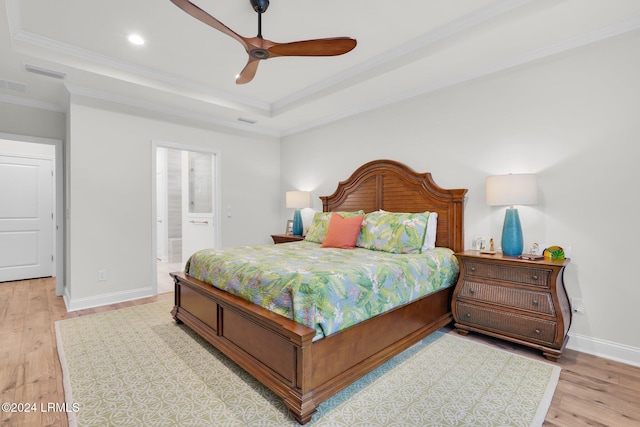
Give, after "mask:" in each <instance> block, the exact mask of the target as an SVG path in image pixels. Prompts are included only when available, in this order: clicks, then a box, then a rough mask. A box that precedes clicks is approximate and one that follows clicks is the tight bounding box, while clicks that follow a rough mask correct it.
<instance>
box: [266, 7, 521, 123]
mask: <svg viewBox="0 0 640 427" xmlns="http://www.w3.org/2000/svg"><path fill="white" fill-rule="evenodd" d="M531 1H532V0H505V1H502V2H498V3H495V4H493V5H491V6H489V7H485V8H483V9H480V10H477V11H475V12H473V13H469V14H467V15H465V16H463V17H460V18H458V19H456V20H454V21H452V22H450V23H448V24H446V25H443V26H442V27H439V28H436V29H435V30H433V31H429V32H427V33H425V34H423V35H421V36H420V37H416V38H415V39H413V40H410V41H408V42H406V43H404V44H402V45H400V46H398V47H397V48H394V49H391V50H388V51H386V52H384V53H382V54H380V55H377V56H375V57H373V58H371V59H369V60H366V61H364V62H362V63H360V64H358V65H356V66H354V67H351V68H349V69H347V70H345V71H343V72H341V73H339V74H336V75H334V76H332V77H330V78H328V79H325V80H323V81H321V82H319V83H316V84H314V85H311V86H309V87H307V88H305V89H303V90H300V91H298V92H296V93H294V94H291V95H289V96H287V97H284V98H282V99H280V100H278V101H276V102H274V103H273V104H271V109H272V113H273V116H274V117H275V116H277V115H279V114H282V113H284V112H286V111H288V110H290V109H292V108H294V107H296V106H298V105H301V104H306V103H308V102H311V101H314V100H316V99H319V98H322V97H324V96H326V95H328V94H330V93H334V92H337V91H339V90H340V89H342V88H344V87H347V86H349V85H351V84H356V83H361V82H363V81H365V80H370V79H372V78H374V77H377V76H379V75H381V74H384V73H386V72H389V71H390V70H393V69H396V68H400V67H402V66H404V65H406V64H408V63H410V62H412V61H413V60H414V59H415V57H416V55H419V53H420V52H421V51H423V50H425V49H427V48H428V47H430V46H432V45H433V44H435V43H437V42H440V41H442V40H445V39H447V38H449V37H451V36H454V35H456V34H458V33H461V32H464V31H467V30H469V29H471V28H474V27H476V26H478V25H481V24H484V23H486V22H487V21H489V20H491V19H494V18H496V17H498V16H500V15H503V14H505V13H507V12H511V11H512V10H514V9H517V8H519V7H522V6H524V5H526V4H528V3H530V2H531Z"/></svg>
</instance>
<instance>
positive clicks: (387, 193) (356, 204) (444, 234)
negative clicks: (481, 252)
mask: <svg viewBox="0 0 640 427" xmlns="http://www.w3.org/2000/svg"><path fill="white" fill-rule="evenodd" d="M466 192H467V190H466V189H456V190H446V189H444V188H440V187H439V186H438V185H437V184H436V183H435V182H434V181H433V179H432V178H431V174H430V173H428V172H426V173H417V172H415V171H414V170H412V169H411V168H409V167H408V166H406V165H403V164H402V163H399V162H396V161H393V160H375V161H372V162H369V163H366V164H364V165H362V166H360V167H359V168H358V169H357V170H356V171H355V172H354V173H353V174H352V175H351V176H350V177H349V178H348V179H347V180H345V181H341V182H340V183H339V184H338V188H337V189H336V191H335V192H334V193H333V194H332V195H330V196H322V197H320V199H321V200H322V210H323V211H324V212H330V211H356V210H359V209H362V210H364V211H365V212H373V211H377V210H379V209H384V210H385V211H389V212H424V211H429V212H437V213H438V231H437V235H436V246H442V247H448V248H451V249H453V250H454V251H456V252H457V251H462V250H464V230H463V225H464V195H465V194H466Z"/></svg>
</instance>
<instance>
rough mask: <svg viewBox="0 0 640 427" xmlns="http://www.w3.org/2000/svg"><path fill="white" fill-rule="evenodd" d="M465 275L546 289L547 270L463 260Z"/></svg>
mask: <svg viewBox="0 0 640 427" xmlns="http://www.w3.org/2000/svg"><path fill="white" fill-rule="evenodd" d="M462 262H463V263H464V269H465V274H466V275H467V276H468V277H470V278H471V277H478V278H486V279H493V280H502V281H506V282H511V283H522V284H525V285H533V286H544V287H548V286H549V285H548V280H549V273H550V272H549V270H542V269H538V268H530V267H522V266H509V265H496V264H489V263H486V262H479V261H473V260H466V259H465V260H463V261H462Z"/></svg>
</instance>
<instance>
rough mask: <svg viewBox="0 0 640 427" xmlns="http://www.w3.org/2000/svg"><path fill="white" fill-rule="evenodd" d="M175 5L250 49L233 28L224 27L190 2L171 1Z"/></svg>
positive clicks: (182, 0) (244, 39)
mask: <svg viewBox="0 0 640 427" xmlns="http://www.w3.org/2000/svg"><path fill="white" fill-rule="evenodd" d="M171 2H172V3H173V4H175V5H176V6H178V7H179V8H180V9H182V10H184V11H185V12H187V13H188V14H189V15H191V16H193V17H194V18H196V19H197V20H199V21H201V22H204V23H205V24H207V25H209V26H211V27H213V28H215V29H216V30H218V31H220V32H222V33H224V34H226V35H228V36H229V37H233V38H234V39H236V40H238V41H239V42H240V43H241V44H242V46H244V48H245V49H248V48H249V45H248V43H247V40H246V38H244V37H242V36H241V35H240V34H238V33H236V32H235V31H233V30H232V29H231V28H229V27H227V26H226V25H224V24H223V23H222V22H220V21H218V20H217V19H216V18H214V17H213V16H211V15H209V14H208V13H207V12H205V11H204V10H202V9H200V8H199V7H198V6H196V5H195V4H193V3H191V2H190V1H189V0H171Z"/></svg>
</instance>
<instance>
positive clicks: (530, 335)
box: [458, 302, 557, 344]
mask: <svg viewBox="0 0 640 427" xmlns="http://www.w3.org/2000/svg"><path fill="white" fill-rule="evenodd" d="M458 317H459V318H460V320H459V321H460V322H461V323H464V324H465V325H469V326H474V325H476V326H478V327H481V328H488V329H493V330H495V331H498V332H503V333H506V334H509V335H512V336H517V337H520V338H523V339H526V340H529V341H538V342H542V343H545V344H553V343H554V341H555V336H556V325H557V323H556V322H552V321H547V320H542V319H536V318H534V317H528V316H521V315H518V314H513V313H507V312H503V311H500V310H497V309H493V308H488V307H479V306H476V305H473V304H466V303H462V302H458Z"/></svg>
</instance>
